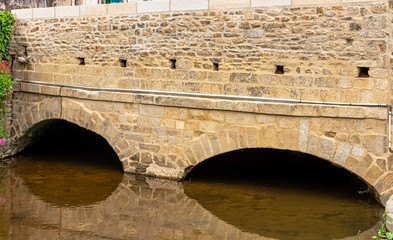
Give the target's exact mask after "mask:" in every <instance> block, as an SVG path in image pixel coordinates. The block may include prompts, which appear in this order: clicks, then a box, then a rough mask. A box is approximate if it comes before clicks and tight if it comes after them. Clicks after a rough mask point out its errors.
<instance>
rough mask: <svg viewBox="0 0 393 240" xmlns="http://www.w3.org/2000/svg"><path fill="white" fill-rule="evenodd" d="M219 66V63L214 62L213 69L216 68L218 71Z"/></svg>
mask: <svg viewBox="0 0 393 240" xmlns="http://www.w3.org/2000/svg"><path fill="white" fill-rule="evenodd" d="M219 66H220V65H219V63H215V62H214V63H213V70H214V71H218V68H219Z"/></svg>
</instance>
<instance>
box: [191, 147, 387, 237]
mask: <svg viewBox="0 0 393 240" xmlns="http://www.w3.org/2000/svg"><path fill="white" fill-rule="evenodd" d="M184 188H185V193H186V195H188V196H189V197H190V198H193V199H195V200H196V201H198V202H199V203H200V204H201V205H202V206H203V207H204V208H205V209H207V210H209V211H210V212H212V213H213V214H214V215H216V216H217V217H219V218H220V219H223V220H224V221H226V222H228V223H230V224H232V225H234V226H236V227H238V228H239V229H241V230H243V231H246V232H252V233H257V234H259V235H262V236H265V237H272V238H278V239H285V238H291V239H342V238H345V237H349V236H356V235H357V234H358V232H364V231H368V230H369V229H370V228H372V227H374V226H375V225H376V224H377V223H378V221H379V219H380V217H381V215H382V213H383V208H381V206H380V205H379V204H378V203H377V202H376V201H375V198H374V196H373V192H376V191H375V189H373V188H372V187H371V186H369V185H368V184H367V183H366V182H365V181H364V180H363V179H361V178H360V177H359V176H357V175H355V174H353V173H351V172H350V171H348V170H346V169H344V168H341V167H339V166H336V165H334V164H333V163H331V162H329V161H327V160H324V159H321V158H318V157H315V156H312V155H309V154H305V153H301V152H296V151H289V150H279V149H269V148H265V149H261V148H259V149H258V148H251V149H241V150H235V151H231V152H227V153H223V154H220V155H217V156H215V157H212V158H209V159H207V160H205V161H202V162H200V163H199V164H197V165H196V166H195V167H194V168H192V169H191V170H190V171H189V172H188V174H187V176H186V178H185V182H184ZM334 205H339V207H340V208H334ZM341 207H342V208H341ZM360 215H361V216H360ZM363 217H364V218H363ZM348 225H349V226H348ZM351 225H352V226H351ZM342 226H348V229H345V230H342ZM299 229H302V230H299ZM325 230H326V231H325Z"/></svg>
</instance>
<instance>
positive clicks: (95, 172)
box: [15, 156, 123, 207]
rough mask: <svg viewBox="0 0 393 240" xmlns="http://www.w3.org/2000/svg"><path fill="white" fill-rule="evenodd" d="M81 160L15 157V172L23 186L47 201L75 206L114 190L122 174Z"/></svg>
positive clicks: (105, 195) (101, 199) (116, 170)
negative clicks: (21, 180)
mask: <svg viewBox="0 0 393 240" xmlns="http://www.w3.org/2000/svg"><path fill="white" fill-rule="evenodd" d="M18 158H19V159H18ZM83 160H85V159H78V158H74V159H71V158H68V159H67V158H66V157H62V158H61V159H58V158H56V157H53V156H28V157H16V161H15V171H16V172H17V174H18V176H19V177H20V178H21V179H23V182H24V185H25V186H26V187H27V188H28V189H29V190H30V191H31V192H32V193H33V194H34V195H36V196H38V197H39V198H40V199H42V200H43V201H45V202H47V203H50V204H54V205H56V206H74V207H75V206H84V205H85V206H86V205H90V204H94V203H97V202H101V201H104V200H105V199H106V198H107V197H108V196H110V195H111V194H112V193H113V192H114V191H115V190H116V189H117V187H118V186H119V183H120V182H121V181H122V179H123V173H122V172H121V171H119V170H118V169H113V168H108V167H107V166H105V165H102V164H94V163H86V162H84V161H83Z"/></svg>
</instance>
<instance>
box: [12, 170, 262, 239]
mask: <svg viewBox="0 0 393 240" xmlns="http://www.w3.org/2000/svg"><path fill="white" fill-rule="evenodd" d="M8 181H9V184H7V186H8V187H9V188H10V189H9V190H8V193H10V196H7V197H8V198H9V199H10V200H11V201H9V202H7V204H8V206H7V208H8V209H9V212H10V214H12V216H14V218H13V221H12V229H13V231H12V236H10V237H11V238H12V239H14V238H15V239H25V238H27V237H28V236H34V238H35V239H53V238H54V237H59V236H60V237H61V238H62V239H68V238H77V239H92V238H93V239H108V238H114V239H157V240H159V239H176V238H182V239H229V240H230V239H233V240H235V239H236V240H246V239H253V240H254V239H268V238H265V237H261V236H258V235H256V234H252V233H245V232H242V231H241V230H239V229H237V228H236V227H234V226H232V225H230V224H228V223H226V222H224V221H222V220H220V219H219V218H217V217H216V216H214V215H212V214H211V213H210V212H208V211H206V210H205V209H204V208H203V207H201V206H200V205H199V204H198V203H197V202H196V201H195V200H192V199H190V198H188V197H187V196H186V195H185V194H184V193H183V188H182V184H181V183H178V182H175V181H167V180H160V179H146V180H143V179H142V180H139V179H136V178H135V176H132V175H125V176H124V179H123V181H122V182H121V183H120V185H119V187H118V188H117V189H116V190H115V191H114V192H113V193H112V195H111V196H109V197H108V198H107V199H106V200H105V201H102V202H99V203H95V204H91V205H89V206H76V207H75V206H74V207H72V206H55V205H52V204H50V203H47V202H44V201H42V200H41V199H40V197H39V196H35V195H34V194H32V193H31V192H30V191H29V190H28V188H26V185H25V184H24V182H23V180H22V178H20V177H19V176H18V175H16V174H15V172H14V173H11V174H9V180H8ZM12 187H14V188H12ZM11 193H12V194H11ZM11 195H12V196H11Z"/></svg>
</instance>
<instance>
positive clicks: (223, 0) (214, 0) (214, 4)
mask: <svg viewBox="0 0 393 240" xmlns="http://www.w3.org/2000/svg"><path fill="white" fill-rule="evenodd" d="M247 7H250V1H249V0H210V2H209V9H229V8H247Z"/></svg>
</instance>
